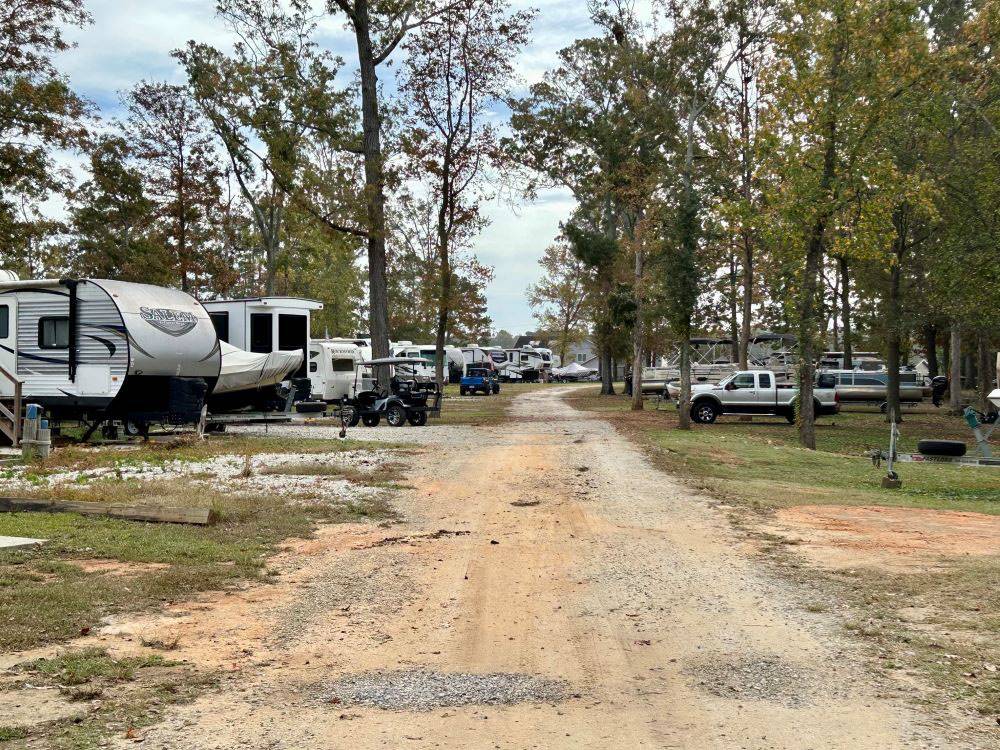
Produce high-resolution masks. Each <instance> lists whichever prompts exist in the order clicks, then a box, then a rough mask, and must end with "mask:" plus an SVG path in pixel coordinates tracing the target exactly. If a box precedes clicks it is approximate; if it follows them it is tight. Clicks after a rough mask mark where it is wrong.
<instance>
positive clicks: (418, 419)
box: [340, 357, 441, 427]
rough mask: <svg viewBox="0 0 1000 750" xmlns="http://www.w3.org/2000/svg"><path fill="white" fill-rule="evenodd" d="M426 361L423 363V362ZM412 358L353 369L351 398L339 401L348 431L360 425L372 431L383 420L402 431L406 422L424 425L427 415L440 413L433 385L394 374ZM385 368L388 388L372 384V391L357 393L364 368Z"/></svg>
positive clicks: (376, 361)
mask: <svg viewBox="0 0 1000 750" xmlns="http://www.w3.org/2000/svg"><path fill="white" fill-rule="evenodd" d="M424 361H426V360H424ZM413 362H414V358H413V357H384V358H382V359H373V360H370V361H368V362H361V363H360V365H359V366H358V367H357V368H355V375H354V388H353V389H352V391H351V392H352V393H353V394H354V396H353V397H348V396H344V397H343V399H341V402H340V403H341V415H342V419H343V420H344V423H345V424H346V425H347V426H348V427H355V426H356V425H357V424H358V422H361V423H362V424H364V425H365V427H375V426H377V425H378V423H379V422H381V421H382V417H383V416H384V417H385V421H386V422H388V423H389V424H390V425H391V426H392V427H402V426H403V425H404V424H406V423H407V422H409V423H410V424H411V425H413V426H414V427H423V426H424V425H425V424H427V415H428V414H435V415H437V414H440V413H441V391H440V389H439V388H438V386H437V383H436V382H433V381H432V382H429V383H421V382H417V381H416V380H404V379H403V378H400V377H398V375H397V373H396V367H397V365H412V364H413ZM381 366H386V367H388V368H389V376H390V379H389V388H388V389H386V388H383V387H382V385H381V383H379V382H378V381H376V382H375V384H374V385H373V387H372V388H371V390H358V386H359V383H358V380H359V378H360V376H361V373H362V371H363V369H364V368H371V367H381Z"/></svg>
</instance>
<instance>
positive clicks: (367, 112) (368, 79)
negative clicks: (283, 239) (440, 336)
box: [353, 0, 389, 381]
mask: <svg viewBox="0 0 1000 750" xmlns="http://www.w3.org/2000/svg"><path fill="white" fill-rule="evenodd" d="M368 4H369V0H357V1H356V3H355V6H354V18H353V25H354V35H355V38H356V39H357V45H358V69H359V73H360V77H361V129H362V134H363V142H362V150H363V152H364V161H365V199H366V200H365V212H366V214H367V224H368V323H369V328H370V333H371V337H372V356H373V357H375V358H378V357H388V356H389V292H388V287H387V284H386V256H385V237H386V226H385V167H384V164H383V163H382V134H381V116H380V114H379V102H378V76H377V73H376V70H375V58H374V51H373V49H372V40H371V21H370V18H369V13H368ZM377 369H378V370H385V368H377ZM387 377H388V373H386V372H381V373H379V372H376V378H377V379H378V380H379V381H382V380H383V379H385V378H387Z"/></svg>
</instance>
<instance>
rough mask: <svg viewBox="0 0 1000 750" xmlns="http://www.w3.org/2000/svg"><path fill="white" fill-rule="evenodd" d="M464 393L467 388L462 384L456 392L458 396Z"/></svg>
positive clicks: (466, 391)
mask: <svg viewBox="0 0 1000 750" xmlns="http://www.w3.org/2000/svg"><path fill="white" fill-rule="evenodd" d="M466 393H468V390H467V389H466V387H465V386H464V385H463V386H462V387H460V388H459V389H458V394H459V395H460V396H464V395H465V394H466Z"/></svg>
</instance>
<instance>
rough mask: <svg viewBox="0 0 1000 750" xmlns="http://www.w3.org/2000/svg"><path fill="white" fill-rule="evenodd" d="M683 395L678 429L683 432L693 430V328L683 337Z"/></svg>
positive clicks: (678, 412)
mask: <svg viewBox="0 0 1000 750" xmlns="http://www.w3.org/2000/svg"><path fill="white" fill-rule="evenodd" d="M680 347H681V352H680V354H681V356H680V368H681V394H680V397H679V398H678V400H677V427H678V429H681V430H690V429H691V326H690V324H688V326H687V333H685V334H684V335H683V336H682V337H681V343H680Z"/></svg>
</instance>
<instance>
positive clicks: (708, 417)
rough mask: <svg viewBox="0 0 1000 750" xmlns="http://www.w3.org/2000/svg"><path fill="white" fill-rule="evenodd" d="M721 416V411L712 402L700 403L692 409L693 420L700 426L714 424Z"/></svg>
mask: <svg viewBox="0 0 1000 750" xmlns="http://www.w3.org/2000/svg"><path fill="white" fill-rule="evenodd" d="M718 416H719V410H718V409H717V408H716V407H715V404H713V403H712V402H711V401H698V402H697V403H695V405H694V406H692V407H691V419H693V420H694V421H695V422H697V423H698V424H712V423H713V422H714V421H715V420H716V418H717V417H718Z"/></svg>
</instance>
